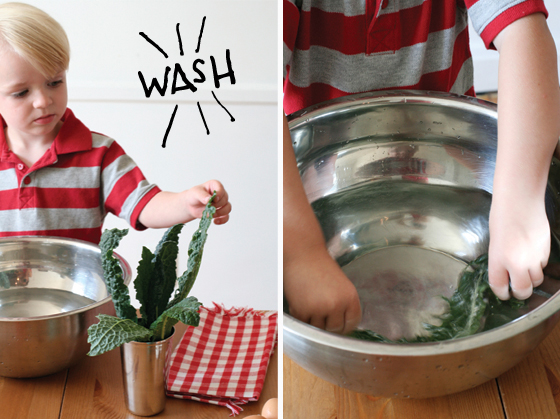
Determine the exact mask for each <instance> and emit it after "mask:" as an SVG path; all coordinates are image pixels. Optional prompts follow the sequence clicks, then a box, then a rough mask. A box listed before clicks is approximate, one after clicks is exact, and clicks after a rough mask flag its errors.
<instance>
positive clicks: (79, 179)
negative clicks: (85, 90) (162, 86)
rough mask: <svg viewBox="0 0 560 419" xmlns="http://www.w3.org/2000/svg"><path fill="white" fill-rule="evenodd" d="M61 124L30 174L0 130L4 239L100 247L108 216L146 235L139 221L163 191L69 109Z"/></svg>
mask: <svg viewBox="0 0 560 419" xmlns="http://www.w3.org/2000/svg"><path fill="white" fill-rule="evenodd" d="M0 119H1V118H0ZM63 120H64V124H63V125H62V128H61V129H60V132H59V134H58V136H57V137H56V138H55V140H54V142H53V144H52V146H51V147H50V149H49V150H48V151H47V152H46V153H45V154H44V155H43V157H41V158H40V159H39V160H38V161H37V162H36V163H35V164H34V165H33V166H32V167H31V168H28V167H27V166H26V165H25V164H24V163H23V162H22V161H21V160H20V159H19V158H18V157H17V156H16V155H15V154H14V153H12V152H11V151H10V150H9V148H8V146H7V143H6V138H5V136H4V130H3V129H2V130H0V237H5V236H17V235H26V236H28V235H38V236H59V237H69V238H75V239H80V240H86V241H89V242H92V243H96V244H97V243H98V242H99V239H100V237H101V227H102V224H103V220H104V218H105V216H106V214H107V213H108V212H111V213H113V214H115V215H117V216H119V217H121V218H124V219H125V220H126V221H128V223H129V224H130V225H131V226H133V227H134V228H136V229H143V228H144V226H142V225H141V224H140V223H139V221H138V216H139V215H140V212H141V211H142V209H143V208H144V206H145V205H146V204H147V203H148V201H149V200H150V199H151V198H152V197H153V196H154V195H155V194H156V193H158V192H159V191H160V189H159V188H158V187H157V186H155V185H151V184H149V183H148V181H146V179H145V178H144V175H143V174H142V172H141V171H140V169H139V168H138V167H137V166H136V164H135V163H134V161H133V160H132V159H131V158H130V157H129V156H128V155H126V154H125V152H124V151H123V149H122V148H121V147H120V146H119V145H118V144H117V143H116V142H115V141H114V140H113V139H111V138H109V137H106V136H104V135H101V134H97V133H92V132H91V131H90V130H89V129H88V128H87V127H86V126H85V125H84V124H82V122H80V121H79V120H78V119H77V118H76V117H75V116H74V114H73V113H72V111H71V110H70V109H67V110H66V113H65V114H64V117H63ZM2 123H3V126H4V127H5V126H6V125H5V122H4V121H3V120H2Z"/></svg>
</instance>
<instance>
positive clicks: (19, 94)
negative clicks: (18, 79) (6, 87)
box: [12, 89, 27, 98]
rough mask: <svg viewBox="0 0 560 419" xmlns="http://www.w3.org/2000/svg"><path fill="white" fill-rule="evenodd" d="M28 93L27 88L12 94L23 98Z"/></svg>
mask: <svg viewBox="0 0 560 419" xmlns="http://www.w3.org/2000/svg"><path fill="white" fill-rule="evenodd" d="M26 94H27V89H26V90H22V91H21V92H17V93H13V94H12V96H13V97H15V98H21V97H24V96H25V95H26Z"/></svg>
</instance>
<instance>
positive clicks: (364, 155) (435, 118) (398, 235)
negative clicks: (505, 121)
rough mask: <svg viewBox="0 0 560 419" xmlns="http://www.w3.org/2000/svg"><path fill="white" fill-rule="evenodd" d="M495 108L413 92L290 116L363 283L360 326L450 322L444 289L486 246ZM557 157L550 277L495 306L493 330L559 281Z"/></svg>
mask: <svg viewBox="0 0 560 419" xmlns="http://www.w3.org/2000/svg"><path fill="white" fill-rule="evenodd" d="M496 117H497V114H496V110H495V107H494V105H491V104H487V103H483V102H480V101H476V100H474V99H473V100H464V99H463V98H458V97H453V96H450V95H447V96H445V95H440V96H438V95H435V96H431V97H425V96H420V95H414V94H411V95H407V94H403V93H402V92H398V93H395V94H393V95H389V96H384V97H376V96H367V95H362V96H359V97H358V98H357V99H356V98H355V99H354V100H353V101H351V102H348V101H334V102H332V103H330V104H329V105H324V106H318V107H317V108H316V109H311V110H306V111H304V112H302V113H301V114H295V115H293V116H292V117H291V126H290V129H291V132H292V137H293V139H294V149H295V151H296V158H297V160H298V166H299V170H300V174H301V178H302V181H303V185H304V188H305V190H306V193H307V196H308V199H309V201H310V203H311V205H312V207H313V209H314V211H315V213H316V215H317V217H318V219H319V222H320V224H321V227H322V229H323V232H324V235H325V239H326V242H327V247H328V249H329V252H330V253H331V255H332V256H333V258H335V260H337V262H338V263H339V264H340V265H341V266H342V268H343V271H344V272H345V273H346V275H347V276H348V277H349V278H350V279H351V280H352V282H353V283H354V284H355V285H356V287H357V289H358V293H359V296H360V301H361V304H362V309H363V320H362V323H361V324H360V328H364V329H370V330H373V331H375V332H378V333H381V334H382V335H384V336H386V337H388V338H390V339H399V338H402V337H404V338H409V339H411V338H414V337H415V336H418V335H419V334H423V333H425V331H424V327H423V324H424V323H431V324H439V322H440V320H439V319H438V316H440V315H441V314H442V313H443V312H444V311H445V309H446V307H447V303H446V302H445V301H444V299H443V298H442V296H443V297H450V296H451V295H452V294H453V292H454V291H455V289H456V287H457V282H458V279H459V276H460V273H461V271H462V270H463V269H464V268H465V266H466V263H467V262H469V261H471V260H473V259H475V258H476V257H478V256H479V255H481V254H483V253H487V251H488V244H489V232H488V217H489V211H490V204H491V197H492V195H491V193H492V181H493V174H494V166H495V157H496V130H497V124H496V121H497V120H496ZM558 163H559V161H558V160H557V159H556V158H555V159H554V160H553V164H552V166H551V172H550V173H551V174H550V180H549V185H548V189H547V199H546V200H547V213H548V215H549V220H550V223H551V229H552V232H553V248H552V254H551V261H550V263H549V268H548V271H547V276H546V277H545V282H544V283H543V285H542V286H540V287H539V288H538V289H537V290H536V292H535V293H534V294H533V296H532V297H531V298H530V299H529V300H527V303H526V306H525V307H523V308H521V309H516V310H508V312H507V313H505V312H500V313H497V314H496V315H495V316H493V317H491V318H488V319H487V322H486V326H485V327H486V329H485V330H488V329H491V328H494V327H497V326H500V325H502V324H504V323H507V322H509V321H511V320H513V319H515V318H518V317H520V316H523V315H525V314H527V313H528V312H529V311H532V310H534V309H535V308H537V307H539V306H540V305H541V304H543V303H544V302H546V301H547V300H548V299H549V298H551V297H552V296H553V295H554V294H556V293H557V291H558V290H559V289H560V281H558V280H556V279H555V277H556V275H555V272H556V271H557V270H558V267H557V266H558V265H557V264H556V262H555V261H557V260H559V252H558V246H557V241H556V237H557V232H558V228H557V225H556V218H557V217H556V216H555V215H556V210H557V208H558V182H559V181H560V176H559V173H558ZM555 165H556V167H555Z"/></svg>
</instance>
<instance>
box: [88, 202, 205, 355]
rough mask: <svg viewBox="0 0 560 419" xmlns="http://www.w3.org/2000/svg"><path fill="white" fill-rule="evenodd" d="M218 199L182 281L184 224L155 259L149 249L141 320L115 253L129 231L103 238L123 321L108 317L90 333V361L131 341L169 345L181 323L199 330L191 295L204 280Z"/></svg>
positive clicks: (140, 277)
mask: <svg viewBox="0 0 560 419" xmlns="http://www.w3.org/2000/svg"><path fill="white" fill-rule="evenodd" d="M215 196H216V193H215V192H214V194H213V195H212V197H211V198H210V200H209V201H208V204H207V205H206V208H205V209H204V211H203V214H202V219H201V220H200V225H199V228H198V229H197V231H196V232H195V233H194V235H193V238H192V240H191V243H190V244H189V250H188V255H189V260H188V264H187V270H186V271H185V273H183V275H181V277H179V278H177V277H176V269H177V264H176V263H177V262H176V260H177V255H178V252H179V247H178V243H179V233H180V232H181V230H182V228H183V225H182V224H177V225H175V226H173V227H171V228H170V229H168V230H167V231H166V232H165V234H164V235H163V237H162V239H161V241H160V242H159V244H158V245H157V247H156V249H155V252H154V253H152V252H151V251H150V250H149V249H147V248H145V247H144V248H143V249H142V259H141V260H140V263H139V265H138V269H137V273H138V274H137V277H136V279H135V280H134V287H135V289H136V293H137V294H136V295H137V298H138V301H140V303H141V308H140V314H141V317H140V318H137V316H136V310H135V309H134V307H132V305H131V304H130V296H129V294H128V288H127V287H126V285H125V284H124V280H123V273H122V270H121V267H120V265H119V263H118V260H117V259H116V258H115V257H114V256H113V249H114V248H115V247H117V246H118V244H119V243H120V241H121V239H122V238H123V237H124V236H125V235H126V234H127V233H128V230H118V229H113V230H106V231H105V232H103V235H102V237H101V242H100V244H99V246H100V247H101V253H102V258H101V259H102V266H103V271H104V274H105V279H106V281H107V284H108V285H107V286H108V288H109V291H110V292H111V296H112V299H113V303H114V304H115V311H116V313H117V316H118V317H113V316H107V315H104V314H101V315H99V316H98V319H99V323H97V324H94V325H92V326H91V327H90V328H89V329H88V335H89V336H88V343H90V344H91V349H90V352H89V353H88V355H91V356H94V355H100V354H102V353H104V352H107V351H110V350H112V349H114V348H117V347H118V346H120V345H122V344H123V343H127V342H131V341H140V342H156V341H159V340H163V339H165V338H167V337H169V336H170V335H171V331H172V328H173V326H174V325H175V324H176V323H177V322H178V321H180V322H183V323H185V324H187V325H189V326H198V323H199V320H200V317H199V314H198V312H199V309H200V306H201V303H199V302H198V300H197V299H196V298H195V297H188V294H189V292H190V290H191V288H192V286H193V284H194V282H195V280H196V276H197V275H198V271H199V269H200V264H201V261H202V251H203V249H204V244H205V242H206V239H207V237H208V233H207V232H208V228H209V227H210V224H211V223H212V219H213V217H214V213H215V212H216V208H214V207H213V206H212V201H213V200H214V197H215ZM176 281H178V283H179V289H178V290H177V292H176V294H175V297H174V298H173V300H172V301H169V299H170V298H171V295H172V293H173V288H174V286H175V282H176ZM187 297H188V298H187Z"/></svg>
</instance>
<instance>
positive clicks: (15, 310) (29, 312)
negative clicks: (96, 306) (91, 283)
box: [0, 288, 95, 318]
mask: <svg viewBox="0 0 560 419" xmlns="http://www.w3.org/2000/svg"><path fill="white" fill-rule="evenodd" d="M93 303H95V300H92V299H90V298H87V297H84V296H82V295H78V294H74V293H73V292H71V291H66V290H57V289H45V288H12V289H9V290H3V291H2V293H1V299H0V317H12V318H14V317H38V316H50V315H53V314H60V313H65V312H68V311H72V310H76V309H79V308H82V307H84V306H87V305H90V304H93Z"/></svg>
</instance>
